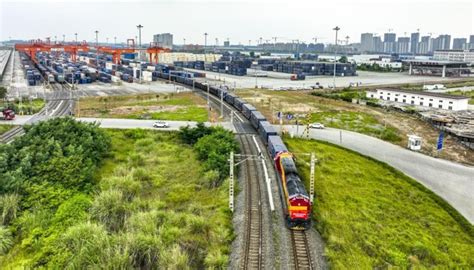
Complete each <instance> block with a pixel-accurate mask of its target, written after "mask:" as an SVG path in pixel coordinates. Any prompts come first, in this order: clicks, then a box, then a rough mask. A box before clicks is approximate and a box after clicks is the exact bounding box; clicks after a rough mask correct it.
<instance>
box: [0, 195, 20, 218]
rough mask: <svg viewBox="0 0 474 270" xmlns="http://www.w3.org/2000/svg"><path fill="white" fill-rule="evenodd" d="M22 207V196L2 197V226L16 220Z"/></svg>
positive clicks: (0, 206)
mask: <svg viewBox="0 0 474 270" xmlns="http://www.w3.org/2000/svg"><path fill="white" fill-rule="evenodd" d="M19 207H20V196H19V195H18V194H15V193H12V194H4V195H1V196H0V211H1V212H2V225H8V224H10V222H11V221H12V220H13V219H15V218H16V214H17V211H18V210H19Z"/></svg>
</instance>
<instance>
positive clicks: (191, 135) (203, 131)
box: [179, 123, 213, 145]
mask: <svg viewBox="0 0 474 270" xmlns="http://www.w3.org/2000/svg"><path fill="white" fill-rule="evenodd" d="M212 130H213V129H212V128H209V127H206V126H205V125H204V123H198V124H197V126H196V127H195V128H190V127H189V126H185V127H182V128H180V130H179V138H180V139H181V140H182V141H183V142H184V143H187V144H191V145H194V144H195V143H196V142H197V141H198V140H199V139H200V138H202V137H204V136H206V135H209V134H211V133H212Z"/></svg>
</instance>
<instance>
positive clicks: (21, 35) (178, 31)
mask: <svg viewBox="0 0 474 270" xmlns="http://www.w3.org/2000/svg"><path fill="white" fill-rule="evenodd" d="M138 24H141V25H143V26H144V27H143V29H142V43H143V44H147V43H149V42H150V41H152V39H153V34H157V33H166V32H169V33H172V34H173V35H174V43H175V44H182V43H183V42H184V40H183V39H184V38H185V39H186V44H190V43H193V44H204V33H205V32H207V33H208V39H207V40H208V44H215V43H216V40H215V39H216V38H217V39H218V42H219V44H222V42H223V41H225V40H226V39H227V38H229V40H230V42H231V43H232V44H239V43H241V44H249V40H251V44H253V45H255V44H256V43H257V40H258V39H259V38H260V37H262V38H263V40H264V41H265V40H271V41H273V37H277V41H279V42H291V41H292V40H300V41H304V42H314V40H313V38H315V37H316V38H317V40H318V42H323V43H334V39H335V31H333V30H332V29H333V28H334V27H335V26H339V27H340V28H341V30H340V31H339V33H338V35H339V37H338V39H340V40H343V39H344V40H345V37H347V36H348V37H349V42H359V41H360V34H361V33H365V32H369V33H377V34H379V35H382V36H383V33H385V32H388V31H389V29H393V30H390V31H392V32H395V33H397V36H400V35H401V36H403V35H405V33H407V34H409V33H411V32H416V31H417V29H419V31H420V33H421V35H428V33H432V35H433V36H437V35H439V34H451V35H452V37H466V38H468V37H469V35H473V34H474V1H473V0H443V1H437V0H396V1H395V0H326V1H321V0H286V1H283V0H146V1H133V0H128V1H121V0H95V1H94V0H82V1H79V0H71V1H64V0H63V1H58V0H36V1H35V0H29V1H24V0H15V1H12V0H0V40H7V39H9V37H11V38H12V39H28V40H29V39H38V38H39V39H45V37H51V39H52V40H54V36H57V39H58V40H62V39H63V35H65V37H66V40H73V39H74V33H78V39H79V40H86V41H89V42H90V41H94V40H95V33H94V31H96V30H98V31H99V41H100V42H106V39H107V37H108V38H109V42H111V43H112V42H113V40H114V37H117V41H118V42H125V41H126V39H127V38H134V37H135V36H137V35H138V30H137V27H136V26H137V25H138Z"/></svg>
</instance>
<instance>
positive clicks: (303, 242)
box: [291, 230, 313, 269]
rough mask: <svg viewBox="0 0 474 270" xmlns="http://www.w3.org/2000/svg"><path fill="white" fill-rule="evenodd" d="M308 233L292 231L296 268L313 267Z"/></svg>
mask: <svg viewBox="0 0 474 270" xmlns="http://www.w3.org/2000/svg"><path fill="white" fill-rule="evenodd" d="M306 233H307V232H306V231H296V230H292V231H291V245H292V249H293V263H294V266H295V269H313V262H312V261H311V251H310V247H309V244H308V238H307V236H306Z"/></svg>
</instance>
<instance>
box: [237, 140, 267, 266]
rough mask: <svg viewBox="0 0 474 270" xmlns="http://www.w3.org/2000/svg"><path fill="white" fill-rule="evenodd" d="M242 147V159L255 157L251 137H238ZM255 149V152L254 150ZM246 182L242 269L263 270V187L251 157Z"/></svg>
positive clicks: (247, 167) (247, 162)
mask: <svg viewBox="0 0 474 270" xmlns="http://www.w3.org/2000/svg"><path fill="white" fill-rule="evenodd" d="M238 136H239V139H240V142H241V145H242V148H243V149H242V150H243V151H242V155H243V157H242V159H245V158H249V157H245V156H246V155H255V154H256V150H255V146H252V140H251V136H250V135H238ZM252 149H253V150H252ZM244 164H245V165H244V166H245V168H244V173H245V181H246V194H245V196H246V201H245V204H246V205H245V217H246V221H245V236H244V241H245V243H244V254H243V256H242V261H241V267H240V268H241V269H263V268H264V260H263V258H264V256H263V209H262V201H261V186H260V181H259V169H258V164H257V161H256V160H255V159H254V158H252V157H250V158H249V159H248V160H247V161H245V162H244Z"/></svg>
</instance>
